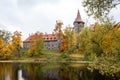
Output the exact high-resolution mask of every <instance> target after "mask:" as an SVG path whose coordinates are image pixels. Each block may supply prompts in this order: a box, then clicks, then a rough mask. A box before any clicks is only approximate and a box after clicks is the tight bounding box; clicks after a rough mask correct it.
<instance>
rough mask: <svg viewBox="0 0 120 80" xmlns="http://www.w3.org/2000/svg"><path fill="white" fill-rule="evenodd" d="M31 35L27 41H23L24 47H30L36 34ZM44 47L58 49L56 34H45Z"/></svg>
mask: <svg viewBox="0 0 120 80" xmlns="http://www.w3.org/2000/svg"><path fill="white" fill-rule="evenodd" d="M34 35H35V34H33V35H30V36H29V37H28V38H27V39H26V40H25V41H23V48H24V49H29V47H30V42H31V41H32V37H33V36H34ZM43 38H44V49H45V50H57V49H58V40H57V38H56V35H55V34H44V35H43Z"/></svg>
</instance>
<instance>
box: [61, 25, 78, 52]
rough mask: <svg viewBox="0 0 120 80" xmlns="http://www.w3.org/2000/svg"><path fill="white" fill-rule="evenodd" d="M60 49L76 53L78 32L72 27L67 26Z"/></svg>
mask: <svg viewBox="0 0 120 80" xmlns="http://www.w3.org/2000/svg"><path fill="white" fill-rule="evenodd" d="M60 49H61V50H62V51H65V52H67V53H74V51H75V49H76V34H75V31H74V29H73V28H72V27H70V26H68V27H66V29H65V31H64V36H63V38H62V43H61V45H60Z"/></svg>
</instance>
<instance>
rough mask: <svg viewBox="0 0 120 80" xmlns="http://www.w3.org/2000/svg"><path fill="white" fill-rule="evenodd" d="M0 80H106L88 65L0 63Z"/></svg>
mask: <svg viewBox="0 0 120 80" xmlns="http://www.w3.org/2000/svg"><path fill="white" fill-rule="evenodd" d="M0 80H106V79H105V77H104V76H102V75H101V74H99V73H98V72H90V71H89V70H88V69H87V64H69V63H59V64H58V63H0ZM108 80H110V79H108Z"/></svg>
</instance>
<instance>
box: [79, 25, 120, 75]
mask: <svg viewBox="0 0 120 80" xmlns="http://www.w3.org/2000/svg"><path fill="white" fill-rule="evenodd" d="M118 35H120V33H119V29H118V28H115V27H113V24H111V23H106V24H98V23H96V24H95V25H94V27H86V28H84V29H83V30H82V31H81V32H80V34H79V38H80V39H79V44H80V45H79V50H80V51H81V52H82V53H83V54H85V57H86V59H89V60H91V61H92V62H93V63H92V64H90V66H91V67H92V69H97V70H99V72H100V73H101V74H105V75H115V74H116V73H117V72H119V71H120V68H119V69H117V67H118V65H119V64H120V62H119V60H120V59H119V57H120V41H119V40H120V37H118ZM98 64H99V65H98ZM111 65H112V66H114V68H112V66H111Z"/></svg>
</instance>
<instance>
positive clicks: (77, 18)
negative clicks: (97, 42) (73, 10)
mask: <svg viewBox="0 0 120 80" xmlns="http://www.w3.org/2000/svg"><path fill="white" fill-rule="evenodd" d="M75 21H80V22H83V21H82V18H81V15H80V12H79V10H78V13H77V17H76V19H75Z"/></svg>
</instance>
